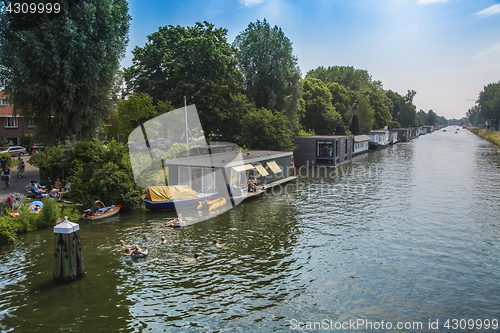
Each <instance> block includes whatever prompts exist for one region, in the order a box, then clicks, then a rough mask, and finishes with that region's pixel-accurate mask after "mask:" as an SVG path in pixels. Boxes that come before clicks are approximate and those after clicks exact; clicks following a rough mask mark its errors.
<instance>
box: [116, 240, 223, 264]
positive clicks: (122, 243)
mask: <svg viewBox="0 0 500 333" xmlns="http://www.w3.org/2000/svg"><path fill="white" fill-rule="evenodd" d="M142 239H143V240H148V236H147V235H146V234H144V236H142ZM159 244H160V245H163V244H167V240H166V239H165V237H164V236H161V241H160V243H159ZM117 247H120V248H122V249H124V251H125V252H124V253H123V255H124V256H132V255H143V256H147V255H148V252H147V250H146V251H144V250H142V249H141V248H140V247H139V245H137V244H136V245H134V250H131V249H130V247H129V246H128V245H125V241H124V240H122V239H120V244H118V245H117ZM210 247H215V248H219V249H223V248H225V247H224V246H223V245H220V244H219V242H218V241H217V240H216V239H214V240H213V241H212V245H210V246H209V247H208V248H210ZM200 258H201V257H200V255H199V254H198V253H195V254H194V255H193V257H192V258H188V261H193V260H198V259H200Z"/></svg>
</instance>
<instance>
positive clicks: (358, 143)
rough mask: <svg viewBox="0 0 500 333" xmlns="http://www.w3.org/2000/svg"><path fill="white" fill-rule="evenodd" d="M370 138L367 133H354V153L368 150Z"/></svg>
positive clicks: (357, 153)
mask: <svg viewBox="0 0 500 333" xmlns="http://www.w3.org/2000/svg"><path fill="white" fill-rule="evenodd" d="M370 140H371V138H370V137H369V136H368V135H365V134H362V135H356V136H355V137H354V155H359V154H362V153H366V152H367V151H368V142H369V141H370Z"/></svg>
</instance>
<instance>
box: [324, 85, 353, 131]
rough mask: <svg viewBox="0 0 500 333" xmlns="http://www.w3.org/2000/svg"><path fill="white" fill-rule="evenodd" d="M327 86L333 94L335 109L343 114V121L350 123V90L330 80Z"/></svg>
mask: <svg viewBox="0 0 500 333" xmlns="http://www.w3.org/2000/svg"><path fill="white" fill-rule="evenodd" d="M323 82H324V81H323ZM326 86H327V87H328V90H330V93H331V94H332V105H333V107H334V108H335V111H337V112H338V113H339V114H340V115H341V116H342V121H343V122H344V124H346V125H347V124H348V123H349V107H350V106H351V95H350V94H349V91H348V90H347V89H346V88H345V87H344V86H343V85H341V84H339V83H337V82H329V83H327V84H326Z"/></svg>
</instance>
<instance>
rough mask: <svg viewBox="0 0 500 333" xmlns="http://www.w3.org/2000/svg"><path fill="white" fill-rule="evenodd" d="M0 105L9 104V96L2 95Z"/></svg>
mask: <svg viewBox="0 0 500 333" xmlns="http://www.w3.org/2000/svg"><path fill="white" fill-rule="evenodd" d="M0 106H9V103H7V98H5V97H0Z"/></svg>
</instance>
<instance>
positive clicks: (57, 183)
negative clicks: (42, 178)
mask: <svg viewBox="0 0 500 333" xmlns="http://www.w3.org/2000/svg"><path fill="white" fill-rule="evenodd" d="M61 190H62V183H61V180H60V179H59V178H57V179H56V181H55V183H54V185H52V189H51V190H50V193H51V194H53V195H57V194H58V193H59V192H61Z"/></svg>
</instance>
